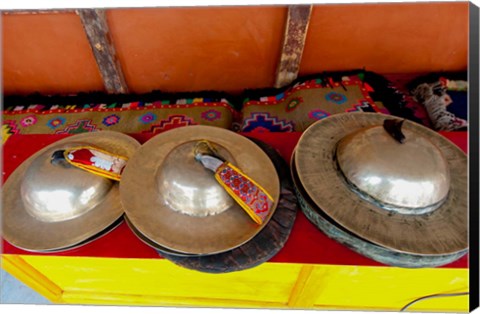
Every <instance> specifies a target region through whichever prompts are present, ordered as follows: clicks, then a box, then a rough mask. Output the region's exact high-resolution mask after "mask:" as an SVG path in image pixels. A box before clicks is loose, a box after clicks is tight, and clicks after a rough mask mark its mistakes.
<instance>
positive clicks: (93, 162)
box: [63, 146, 128, 181]
mask: <svg viewBox="0 0 480 314" xmlns="http://www.w3.org/2000/svg"><path fill="white" fill-rule="evenodd" d="M63 156H64V158H65V160H66V161H67V162H68V163H70V164H71V165H73V166H75V167H78V168H80V169H83V170H86V171H88V172H91V173H94V174H96V175H100V176H102V177H105V178H108V179H112V180H116V181H120V178H121V175H122V171H123V169H124V168H125V166H126V165H127V161H128V158H126V157H123V156H118V155H114V154H111V153H109V152H106V151H104V150H102V149H99V148H96V147H92V146H79V147H72V148H69V149H66V150H65V151H64V152H63Z"/></svg>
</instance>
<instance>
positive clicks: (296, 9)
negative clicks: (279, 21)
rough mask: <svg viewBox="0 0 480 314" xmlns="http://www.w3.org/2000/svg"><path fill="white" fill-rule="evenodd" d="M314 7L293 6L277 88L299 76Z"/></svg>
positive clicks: (288, 19) (285, 35) (284, 42)
mask: <svg viewBox="0 0 480 314" xmlns="http://www.w3.org/2000/svg"><path fill="white" fill-rule="evenodd" d="M311 13H312V5H291V6H289V7H288V17H287V22H286V26H285V34H284V37H283V47H282V54H281V56H280V62H279V63H278V66H277V73H276V78H275V87H277V88H280V87H283V86H285V85H288V84H290V83H291V82H292V81H293V80H295V79H296V78H297V76H298V71H299V69H300V62H301V61H302V54H303V48H304V45H305V38H306V36H307V30H308V24H309V22H310V15H311Z"/></svg>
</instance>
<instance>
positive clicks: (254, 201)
mask: <svg viewBox="0 0 480 314" xmlns="http://www.w3.org/2000/svg"><path fill="white" fill-rule="evenodd" d="M201 144H203V145H204V147H203V149H201V150H199V151H197V152H195V159H197V160H198V161H200V162H201V163H202V165H203V166H204V167H205V168H207V169H209V170H211V171H213V172H214V173H215V179H216V180H217V182H218V183H219V184H220V185H221V186H222V187H223V188H224V189H225V191H226V192H227V193H228V194H229V195H230V196H231V197H232V198H233V199H234V200H235V201H236V202H237V203H238V204H239V205H240V206H241V207H242V208H243V210H245V212H246V213H247V214H248V215H249V216H250V218H252V219H253V221H255V222H256V223H257V224H262V223H263V222H264V221H265V218H266V217H267V216H268V213H269V212H270V210H271V209H272V207H273V198H272V197H271V196H270V195H269V194H268V192H267V191H265V190H264V189H263V188H262V187H261V186H260V185H259V184H258V183H256V182H255V181H254V180H252V179H251V178H250V177H248V176H247V175H246V174H245V173H243V172H242V171H241V170H240V169H238V168H237V167H235V166H234V165H232V164H231V163H229V162H228V161H224V160H222V159H221V157H219V156H218V155H216V153H215V151H214V149H213V148H212V146H211V145H210V144H209V143H208V142H206V141H202V142H199V145H201ZM205 146H206V147H205ZM197 147H199V146H197Z"/></svg>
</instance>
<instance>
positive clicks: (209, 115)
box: [202, 109, 222, 121]
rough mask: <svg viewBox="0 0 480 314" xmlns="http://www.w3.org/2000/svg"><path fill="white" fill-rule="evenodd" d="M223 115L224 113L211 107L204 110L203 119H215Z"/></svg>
mask: <svg viewBox="0 0 480 314" xmlns="http://www.w3.org/2000/svg"><path fill="white" fill-rule="evenodd" d="M221 117H222V113H221V112H220V111H217V110H214V109H210V110H208V111H204V112H202V119H205V120H208V121H215V120H218V119H220V118H221Z"/></svg>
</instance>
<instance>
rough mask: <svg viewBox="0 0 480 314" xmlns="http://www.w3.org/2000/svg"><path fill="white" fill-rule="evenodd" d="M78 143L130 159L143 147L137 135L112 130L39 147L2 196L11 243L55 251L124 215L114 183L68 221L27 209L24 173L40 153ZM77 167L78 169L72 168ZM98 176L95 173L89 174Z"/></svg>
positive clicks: (75, 243)
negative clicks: (50, 219)
mask: <svg viewBox="0 0 480 314" xmlns="http://www.w3.org/2000/svg"><path fill="white" fill-rule="evenodd" d="M78 143H88V144H89V145H91V146H95V147H98V148H101V149H103V150H106V151H109V152H112V153H114V154H117V155H121V156H126V157H128V158H130V157H131V156H133V154H134V152H135V151H136V150H137V149H138V148H139V147H140V143H138V142H137V141H136V140H135V139H134V138H132V137H130V136H128V135H125V134H122V133H119V132H111V131H99V132H92V133H83V134H78V135H74V136H69V137H67V138H64V139H62V140H59V141H56V142H54V143H52V144H50V145H48V146H47V147H45V148H43V149H41V150H39V151H38V152H36V153H35V154H33V155H32V156H31V157H29V158H28V159H27V160H25V161H24V162H23V163H22V164H21V165H20V166H19V167H18V168H17V169H15V171H14V172H13V173H12V174H11V175H10V176H9V178H8V179H7V181H6V183H5V186H4V190H3V192H4V193H3V198H2V219H3V226H2V227H3V236H4V238H5V240H7V241H8V242H9V243H11V244H12V245H14V246H16V247H19V248H21V249H24V250H27V251H32V252H47V251H49V252H53V251H61V250H66V249H69V248H74V247H78V245H81V244H82V243H87V242H88V240H89V239H92V238H94V237H95V235H98V234H100V233H101V232H102V231H104V230H105V229H106V228H109V227H110V226H111V225H112V224H114V223H115V222H116V221H117V220H118V219H119V218H121V217H122V215H123V207H122V205H121V202H120V191H119V185H118V183H117V182H114V183H113V184H112V186H111V188H110V189H109V191H108V192H107V193H106V195H105V196H104V197H103V198H102V200H101V202H99V203H98V204H96V205H95V206H94V207H93V208H91V209H89V210H88V211H86V212H84V213H82V214H81V215H78V216H75V217H73V218H71V219H68V220H60V221H48V220H43V219H40V218H39V217H36V216H35V215H32V214H31V211H29V210H28V209H27V208H26V206H27V205H26V203H25V202H24V200H23V198H22V195H21V189H20V186H21V184H22V180H23V178H24V175H25V173H26V172H27V171H28V169H29V167H30V166H31V165H32V163H33V162H35V161H36V160H38V158H39V157H40V156H51V154H53V152H55V151H57V150H61V149H65V148H68V147H71V146H75V145H78ZM72 170H77V169H72ZM88 175H92V176H95V175H94V174H88Z"/></svg>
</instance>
